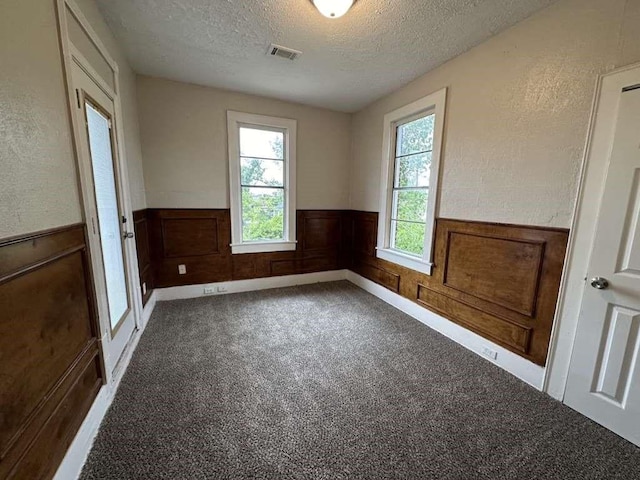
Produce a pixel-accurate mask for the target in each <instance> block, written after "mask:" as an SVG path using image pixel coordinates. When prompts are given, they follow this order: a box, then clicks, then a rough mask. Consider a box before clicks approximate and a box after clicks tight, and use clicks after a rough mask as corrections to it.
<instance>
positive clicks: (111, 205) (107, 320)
mask: <svg viewBox="0 0 640 480" xmlns="http://www.w3.org/2000/svg"><path fill="white" fill-rule="evenodd" d="M72 77H73V83H74V85H73V86H74V88H75V90H76V94H77V104H76V108H75V112H74V114H75V116H76V121H77V122H76V125H77V127H78V128H77V130H78V132H77V135H78V137H79V145H78V146H79V152H78V157H79V170H80V177H81V183H82V190H83V199H84V203H85V205H84V208H85V216H86V222H87V231H88V237H89V248H90V252H91V262H92V270H93V277H94V284H95V287H96V294H97V306H98V314H99V318H100V328H101V337H102V345H103V354H104V358H105V366H106V368H107V370H108V371H109V373H112V372H113V370H114V369H115V367H116V365H117V363H118V360H119V359H120V357H121V355H122V352H123V351H124V349H125V347H126V346H127V344H128V342H129V339H130V338H131V335H132V334H133V331H134V329H135V314H134V308H133V298H132V295H131V293H132V292H131V288H130V286H131V285H132V284H133V283H132V282H131V279H130V276H129V275H130V272H129V269H128V265H130V263H129V261H128V260H129V259H128V252H131V248H130V247H129V245H127V243H129V242H133V233H132V232H131V231H132V230H133V223H132V222H131V221H129V220H128V219H129V217H130V215H129V214H128V212H127V211H125V208H124V201H123V195H122V193H123V192H122V178H121V173H122V172H121V168H120V164H119V161H118V160H119V159H118V154H117V148H116V130H115V125H114V121H115V113H114V112H115V108H114V103H113V100H112V97H111V96H110V95H109V91H108V89H107V88H106V87H105V86H104V85H103V86H102V87H100V86H99V85H98V84H99V83H100V82H99V81H95V80H94V79H92V77H91V76H90V75H89V74H88V73H87V72H86V71H85V70H84V69H83V68H82V67H81V66H80V65H78V64H77V63H74V65H73V72H72ZM129 230H131V231H129Z"/></svg>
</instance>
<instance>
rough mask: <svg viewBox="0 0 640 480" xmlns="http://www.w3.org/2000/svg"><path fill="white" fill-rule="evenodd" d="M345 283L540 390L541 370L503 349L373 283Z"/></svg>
mask: <svg viewBox="0 0 640 480" xmlns="http://www.w3.org/2000/svg"><path fill="white" fill-rule="evenodd" d="M347 280H349V281H350V282H351V283H353V284H355V285H357V286H359V287H360V288H362V289H363V290H366V291H367V292H369V293H371V294H373V295H375V296H376V297H378V298H380V299H381V300H384V301H385V302H387V303H388V304H390V305H392V306H394V307H396V308H397V309H398V310H401V311H403V312H404V313H406V314H408V315H411V316H412V317H413V318H415V319H416V320H418V321H419V322H421V323H424V324H425V325H426V326H428V327H430V328H432V329H434V330H435V331H437V332H439V333H441V334H442V335H444V336H445V337H448V338H450V339H451V340H453V341H454V342H456V343H458V344H460V345H462V346H463V347H465V348H467V349H469V350H471V351H472V352H474V353H476V354H478V355H479V356H480V357H481V358H483V359H485V360H487V361H489V362H491V363H493V364H495V365H497V366H499V367H500V368H502V369H503V370H506V371H507V372H509V373H511V374H512V375H515V376H516V377H518V378H519V379H520V380H522V381H524V382H526V383H528V384H529V385H531V386H533V387H535V388H536V389H538V390H541V389H542V380H543V377H544V368H543V367H541V366H539V365H536V364H535V363H533V362H530V361H529V360H526V359H524V358H522V357H520V356H518V355H516V354H515V353H513V352H510V351H509V350H507V349H506V348H504V347H501V346H500V345H497V344H495V343H493V342H491V341H489V340H487V339H485V338H483V337H481V336H480V335H477V334H475V333H473V332H471V331H469V330H467V329H466V328H464V327H461V326H460V325H457V324H455V323H453V322H451V321H449V320H447V319H446V318H444V317H441V316H440V315H438V314H436V313H433V312H431V311H429V310H427V309H426V308H424V307H421V306H420V305H418V304H417V303H415V302H412V301H411V300H409V299H407V298H404V297H402V296H400V295H398V294H397V293H393V292H392V291H391V290H388V289H386V288H384V287H382V286H380V285H378V284H377V283H374V282H372V281H371V280H367V279H366V278H364V277H362V276H360V275H358V274H357V273H354V272H352V271H348V272H347ZM484 348H490V349H491V350H493V351H495V352H497V354H498V356H497V357H496V359H495V360H494V359H491V358H489V357H486V356H484V355H483V354H482V351H483V349H484Z"/></svg>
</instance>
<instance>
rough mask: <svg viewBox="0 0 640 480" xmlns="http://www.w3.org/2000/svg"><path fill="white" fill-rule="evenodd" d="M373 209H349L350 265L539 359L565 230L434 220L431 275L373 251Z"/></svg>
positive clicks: (558, 274)
mask: <svg viewBox="0 0 640 480" xmlns="http://www.w3.org/2000/svg"><path fill="white" fill-rule="evenodd" d="M377 217H378V215H377V213H371V212H352V213H351V222H352V229H353V234H352V239H353V240H352V252H353V261H354V264H353V267H352V269H353V270H354V271H355V272H356V273H359V274H360V275H362V276H364V277H366V278H369V279H370V280H373V281H375V282H377V283H379V284H381V285H383V286H385V287H387V288H389V289H390V290H392V291H394V292H398V293H399V294H400V295H402V296H404V297H406V298H408V299H410V300H412V301H415V302H417V303H419V304H420V305H422V306H424V307H426V308H429V309H430V310H433V311H436V312H438V313H439V314H441V315H442V316H444V317H446V318H448V319H449V320H452V321H454V322H456V323H458V324H460V325H462V326H464V327H465V328H468V329H470V330H472V331H474V332H475V333H478V334H479V335H482V336H484V337H486V338H488V339H490V340H492V341H494V342H496V343H498V344H500V345H502V346H504V347H505V348H508V349H509V350H511V351H513V352H515V353H517V354H519V355H521V356H523V357H525V358H527V359H529V360H531V361H533V362H535V363H538V364H540V365H544V364H545V362H546V357H547V350H548V346H549V339H550V336H551V326H552V323H553V317H554V314H555V306H556V301H557V297H558V291H559V288H560V277H561V274H562V268H563V261H564V255H565V250H566V245H567V240H568V231H567V230H562V229H553V228H540V227H529V226H520V225H502V224H492V223H482V222H467V221H459V220H447V219H438V220H437V222H436V237H435V248H434V254H435V257H434V263H435V265H434V268H433V272H432V275H431V276H429V275H425V274H422V273H419V272H416V271H414V270H411V269H408V268H405V267H402V266H399V265H396V264H393V263H391V262H387V261H384V260H380V259H378V258H376V256H375V245H376V243H377V222H378V218H377Z"/></svg>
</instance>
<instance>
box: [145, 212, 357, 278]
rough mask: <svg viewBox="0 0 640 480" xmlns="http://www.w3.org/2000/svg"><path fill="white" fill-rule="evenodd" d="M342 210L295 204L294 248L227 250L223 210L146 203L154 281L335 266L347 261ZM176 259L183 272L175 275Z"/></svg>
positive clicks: (228, 235) (262, 274) (285, 272)
mask: <svg viewBox="0 0 640 480" xmlns="http://www.w3.org/2000/svg"><path fill="white" fill-rule="evenodd" d="M346 216H347V214H346V213H345V212H344V211H342V210H299V211H298V212H297V222H296V224H297V239H298V245H297V248H296V250H295V251H290V252H272V253H255V254H239V255H232V254H231V248H230V246H229V245H230V243H231V215H230V212H229V210H228V209H223V210H211V209H209V210H198V209H195V210H188V209H180V210H176V209H149V210H148V213H147V218H148V220H149V241H150V251H151V264H152V270H153V285H154V286H156V287H170V286H178V285H194V284H196V285H197V284H202V283H213V282H224V281H231V280H246V279H252V278H263V277H271V276H279V275H293V274H300V273H310V272H320V271H327V270H338V269H341V268H345V265H346V264H347V262H348V261H349V257H350V249H349V248H348V247H347V246H346V244H345V242H344V241H343V237H344V236H345V232H344V229H345V225H346V221H345V218H346ZM178 265H185V266H186V269H187V273H186V274H185V275H180V274H179V273H178Z"/></svg>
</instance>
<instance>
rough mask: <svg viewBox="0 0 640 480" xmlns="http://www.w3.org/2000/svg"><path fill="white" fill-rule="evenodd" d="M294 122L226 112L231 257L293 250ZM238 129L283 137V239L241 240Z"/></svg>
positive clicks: (295, 130) (294, 191) (294, 218)
mask: <svg viewBox="0 0 640 480" xmlns="http://www.w3.org/2000/svg"><path fill="white" fill-rule="evenodd" d="M297 125H298V122H297V121H296V120H292V119H289V118H280V117H270V116H266V115H256V114H252V113H243V112H235V111H232V110H228V111H227V133H228V141H229V197H230V198H229V200H230V202H229V203H230V207H231V253H232V254H241V253H266V252H285V251H293V250H295V249H296V245H297V241H296V137H297ZM240 127H249V128H251V127H255V128H258V129H264V130H273V131H281V132H283V133H284V169H283V170H284V239H283V240H269V241H256V242H245V241H243V238H242V186H241V174H240V166H241V160H240V158H241V157H240Z"/></svg>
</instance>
